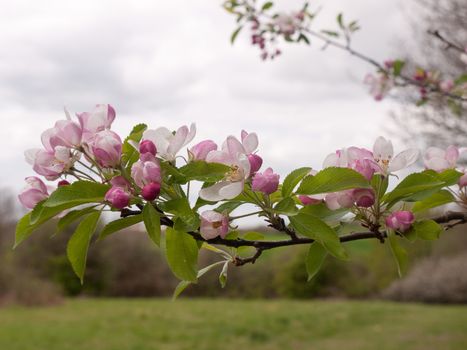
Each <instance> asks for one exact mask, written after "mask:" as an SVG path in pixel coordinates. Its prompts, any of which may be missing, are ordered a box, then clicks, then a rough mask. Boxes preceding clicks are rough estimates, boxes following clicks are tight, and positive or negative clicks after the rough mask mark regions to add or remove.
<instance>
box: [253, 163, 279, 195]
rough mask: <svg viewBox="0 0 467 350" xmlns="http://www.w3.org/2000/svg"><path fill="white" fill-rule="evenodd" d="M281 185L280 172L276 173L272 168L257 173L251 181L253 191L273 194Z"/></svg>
mask: <svg viewBox="0 0 467 350" xmlns="http://www.w3.org/2000/svg"><path fill="white" fill-rule="evenodd" d="M278 187H279V174H275V173H274V171H273V170H272V169H271V168H267V169H266V170H265V171H264V172H262V173H256V174H255V176H254V177H253V180H252V182H251V189H252V190H253V191H258V192H263V193H265V194H271V193H273V192H275V191H276V190H277V188H278Z"/></svg>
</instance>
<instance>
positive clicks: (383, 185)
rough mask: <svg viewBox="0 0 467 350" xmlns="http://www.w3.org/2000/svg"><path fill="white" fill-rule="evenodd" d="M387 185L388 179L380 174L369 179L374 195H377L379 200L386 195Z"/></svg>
mask: <svg viewBox="0 0 467 350" xmlns="http://www.w3.org/2000/svg"><path fill="white" fill-rule="evenodd" d="M388 185H389V178H388V177H387V176H383V175H380V174H375V175H373V177H372V178H371V187H373V190H374V191H375V193H379V199H381V198H382V197H383V196H384V194H385V193H386V191H387V189H388Z"/></svg>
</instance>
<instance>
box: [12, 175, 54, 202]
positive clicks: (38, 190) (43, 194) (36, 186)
mask: <svg viewBox="0 0 467 350" xmlns="http://www.w3.org/2000/svg"><path fill="white" fill-rule="evenodd" d="M25 180H26V186H25V187H24V188H23V189H22V190H21V193H20V194H19V195H18V199H19V201H20V202H21V204H22V205H23V206H24V207H26V208H28V209H33V208H34V207H35V206H36V204H37V203H39V202H41V201H43V200H44V199H46V198H48V197H49V193H48V192H47V186H46V185H45V184H44V182H42V180H41V179H39V178H38V177H36V176H30V177H27V178H26V179H25Z"/></svg>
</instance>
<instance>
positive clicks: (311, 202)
mask: <svg viewBox="0 0 467 350" xmlns="http://www.w3.org/2000/svg"><path fill="white" fill-rule="evenodd" d="M298 200H299V201H300V202H301V203H302V204H303V205H314V204H319V203H322V202H323V199H318V198H313V197H310V196H304V195H300V196H298Z"/></svg>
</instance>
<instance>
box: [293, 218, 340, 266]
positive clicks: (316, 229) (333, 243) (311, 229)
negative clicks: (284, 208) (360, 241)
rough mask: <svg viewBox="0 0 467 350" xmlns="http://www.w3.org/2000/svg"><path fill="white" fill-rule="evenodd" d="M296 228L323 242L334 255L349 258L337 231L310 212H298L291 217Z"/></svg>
mask: <svg viewBox="0 0 467 350" xmlns="http://www.w3.org/2000/svg"><path fill="white" fill-rule="evenodd" d="M289 220H290V223H291V224H292V226H293V227H294V229H295V230H296V231H297V232H298V233H300V234H301V235H303V236H306V237H310V238H312V239H314V240H316V241H317V242H319V243H321V244H322V245H323V246H324V247H325V248H326V249H327V250H328V251H329V253H331V254H332V255H334V256H335V257H336V258H339V259H347V253H346V251H345V249H344V247H343V246H342V244H341V242H340V240H339V237H338V236H337V233H336V231H334V230H333V229H332V228H331V227H330V226H329V225H327V224H326V223H325V222H324V221H322V220H320V219H318V218H317V217H315V216H312V215H308V214H302V213H300V214H298V215H295V216H290V217H289Z"/></svg>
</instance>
